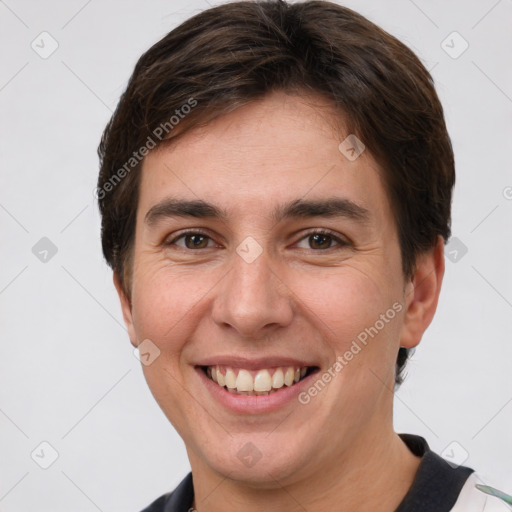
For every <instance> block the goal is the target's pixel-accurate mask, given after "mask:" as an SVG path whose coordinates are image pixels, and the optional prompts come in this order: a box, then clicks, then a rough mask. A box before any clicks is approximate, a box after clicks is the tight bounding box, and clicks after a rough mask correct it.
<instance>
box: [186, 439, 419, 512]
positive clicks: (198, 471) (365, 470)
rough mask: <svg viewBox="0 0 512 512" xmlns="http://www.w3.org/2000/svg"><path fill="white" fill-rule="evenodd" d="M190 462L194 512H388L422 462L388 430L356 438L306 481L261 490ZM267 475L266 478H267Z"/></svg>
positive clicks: (199, 462) (197, 462)
mask: <svg viewBox="0 0 512 512" xmlns="http://www.w3.org/2000/svg"><path fill="white" fill-rule="evenodd" d="M189 457H190V461H191V467H192V474H193V476H194V492H195V499H194V503H193V508H194V509H196V510H197V511H198V512H240V510H243V511H244V512H260V511H261V510H262V509H264V510H266V511H269V512H273V511H276V512H277V511H279V512H281V511H282V510H283V509H285V510H288V511H290V512H303V511H304V509H306V510H315V511H316V512H328V511H329V512H331V511H332V510H340V511H343V512H356V511H360V510H363V509H371V510H372V512H392V511H394V510H395V509H396V508H397V507H398V505H399V504H400V502H401V501H402V499H403V497H404V496H405V494H406V493H407V491H408V490H409V489H410V487H411V485H412V482H413V480H414V477H415V475H416V471H417V469H418V466H419V463H420V460H421V459H420V458H419V457H416V456H415V455H413V454H412V453H411V451H410V450H409V449H408V448H407V446H406V445H405V444H404V442H403V441H402V440H401V439H400V438H399V437H398V435H397V434H396V433H395V432H394V431H393V430H392V429H390V430H389V431H388V432H387V433H386V434H384V433H383V432H382V431H381V432H380V433H379V435H378V436H370V437H368V436H362V435H360V436H358V441H357V443H355V444H353V445H351V447H350V449H349V450H347V451H346V452H345V453H344V454H342V455H341V456H340V455H339V454H335V456H333V459H332V460H331V461H328V463H326V462H325V461H324V462H323V464H322V466H321V467H320V468H311V471H310V472H309V473H308V476H307V478H301V479H298V480H295V481H291V483H288V482H287V483H282V482H281V483H280V482H279V481H278V480H277V479H274V480H273V482H272V488H270V489H265V490H262V489H261V488H255V487H250V486H249V485H247V483H245V482H244V483H240V482H239V481H236V480H233V479H230V478H228V477H226V476H223V475H220V474H218V473H217V472H213V471H212V470H211V468H208V467H206V466H204V463H203V461H200V460H199V459H196V458H195V457H193V456H192V457H191V456H190V454H189ZM269 476H270V475H269Z"/></svg>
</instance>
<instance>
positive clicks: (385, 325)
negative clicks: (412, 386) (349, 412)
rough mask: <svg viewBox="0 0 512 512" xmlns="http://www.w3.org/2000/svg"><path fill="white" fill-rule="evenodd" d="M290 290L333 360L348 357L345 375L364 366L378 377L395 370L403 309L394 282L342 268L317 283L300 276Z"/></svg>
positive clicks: (357, 270)
mask: <svg viewBox="0 0 512 512" xmlns="http://www.w3.org/2000/svg"><path fill="white" fill-rule="evenodd" d="M319 282H320V283H321V285H320V286H319V285H318V283H319ZM294 288H295V289H296V290H297V296H298V297H299V298H300V301H301V302H302V303H303V305H304V311H305V312H306V313H305V314H307V315H308V316H309V319H310V321H311V322H312V323H314V324H315V327H316V328H317V329H318V331H319V332H320V334H321V337H322V338H323V339H324V340H325V342H326V343H327V344H328V345H329V347H330V351H331V357H332V360H333V361H334V360H335V358H336V357H337V356H340V355H341V356H342V355H345V354H346V355H347V357H346V360H347V362H348V364H347V365H346V368H344V370H343V371H344V373H347V372H348V373H350V374H354V373H356V372H358V371H359V370H360V368H361V367H363V366H366V367H369V368H372V369H374V370H375V371H379V372H380V373H382V372H384V371H385V369H386V368H391V367H393V366H394V359H395V358H396V354H395V352H396V350H398V340H399V332H400V328H401V325H402V312H403V305H402V303H401V296H400V293H399V291H398V290H397V289H394V287H393V281H390V280H388V279H385V278H376V277H375V276H373V275H371V274H369V273H364V272H362V271H361V269H356V268H345V269H338V272H337V273H336V274H332V275H329V276H325V275H324V276H322V279H320V280H318V279H315V278H306V277H304V274H302V275H301V276H300V279H299V278H298V279H297V281H296V286H295V287H294ZM315 290H316V291H315ZM308 311H309V313H307V312H308ZM381 369H382V370H381Z"/></svg>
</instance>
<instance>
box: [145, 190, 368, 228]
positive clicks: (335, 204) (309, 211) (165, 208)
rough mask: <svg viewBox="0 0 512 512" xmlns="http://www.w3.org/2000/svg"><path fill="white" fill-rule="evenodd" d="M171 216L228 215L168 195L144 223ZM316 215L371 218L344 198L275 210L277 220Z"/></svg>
mask: <svg viewBox="0 0 512 512" xmlns="http://www.w3.org/2000/svg"><path fill="white" fill-rule="evenodd" d="M169 217H193V218H200V219H203V218H205V219H206V218H208V219H218V220H221V221H226V220H227V218H228V214H227V211H226V210H225V209H223V208H219V207H218V206H215V205H214V204H212V203H208V202H206V201H203V200H202V199H199V200H183V199H172V198H167V199H164V200H163V201H161V202H160V203H157V204H156V205H154V206H153V207H151V208H150V209H149V210H148V212H147V213H146V216H145V218H144V222H145V223H146V224H147V225H148V226H153V225H154V224H156V223H157V222H158V221H160V220H161V219H164V218H169ZM312 217H329V218H331V217H335V218H336V217H340V218H347V219H351V220H356V221H359V222H361V223H365V222H367V221H368V219H369V212H368V210H367V209H366V208H363V207H362V206H360V205H358V204H356V203H354V202H353V201H350V200H349V199H344V198H340V197H330V198H326V199H316V200H304V199H296V200H294V201H290V202H289V203H286V204H283V205H279V206H277V207H276V208H275V209H274V211H273V212H272V219H273V220H274V221H275V222H281V221H282V220H285V219H292V218H302V219H307V218H312Z"/></svg>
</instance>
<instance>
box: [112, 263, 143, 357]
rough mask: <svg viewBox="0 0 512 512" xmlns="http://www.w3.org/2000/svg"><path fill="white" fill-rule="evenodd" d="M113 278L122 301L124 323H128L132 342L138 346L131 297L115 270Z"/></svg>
mask: <svg viewBox="0 0 512 512" xmlns="http://www.w3.org/2000/svg"><path fill="white" fill-rule="evenodd" d="M113 280H114V286H115V288H116V291H117V295H118V296H119V301H120V302H121V311H122V313H123V320H124V324H125V325H126V329H127V330H128V335H129V337H130V342H131V344H132V345H133V346H134V347H137V346H138V342H137V336H136V334H135V328H134V325H133V315H132V305H131V303H130V300H129V298H128V297H127V296H126V293H125V291H124V289H123V286H122V284H121V280H120V279H119V275H118V273H117V272H114V275H113Z"/></svg>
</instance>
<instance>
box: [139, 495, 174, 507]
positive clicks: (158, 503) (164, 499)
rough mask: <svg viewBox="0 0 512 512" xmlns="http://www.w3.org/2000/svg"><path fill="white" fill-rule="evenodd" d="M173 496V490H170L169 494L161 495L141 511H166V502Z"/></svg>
mask: <svg viewBox="0 0 512 512" xmlns="http://www.w3.org/2000/svg"><path fill="white" fill-rule="evenodd" d="M171 496H172V492H168V493H167V494H164V495H163V496H160V498H158V499H156V500H155V501H153V503H151V504H150V505H148V506H147V507H146V508H145V509H144V510H142V511H141V512H164V510H165V509H164V507H165V504H166V503H167V502H168V501H169V498H170V497H171Z"/></svg>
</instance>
